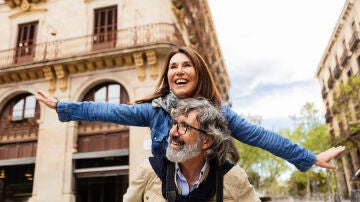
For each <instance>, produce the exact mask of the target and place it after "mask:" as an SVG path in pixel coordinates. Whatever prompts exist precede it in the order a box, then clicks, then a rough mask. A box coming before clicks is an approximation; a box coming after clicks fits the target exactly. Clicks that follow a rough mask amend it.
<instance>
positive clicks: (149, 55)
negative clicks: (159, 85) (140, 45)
mask: <svg viewBox="0 0 360 202" xmlns="http://www.w3.org/2000/svg"><path fill="white" fill-rule="evenodd" d="M145 54H146V59H147V62H148V64H149V65H150V77H151V78H152V79H156V78H157V77H158V72H159V71H158V69H159V68H158V65H157V58H156V52H155V51H154V50H150V51H146V52H145Z"/></svg>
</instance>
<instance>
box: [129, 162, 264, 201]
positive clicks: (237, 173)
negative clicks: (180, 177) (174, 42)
mask: <svg viewBox="0 0 360 202" xmlns="http://www.w3.org/2000/svg"><path fill="white" fill-rule="evenodd" d="M223 195H224V201H228V202H230V201H244V202H254V201H256V202H260V199H259V197H258V196H257V195H256V193H255V190H254V187H253V186H252V185H251V184H250V182H249V181H248V178H247V175H246V173H245V171H244V170H243V169H242V168H241V167H240V166H239V165H236V166H234V167H232V168H231V169H230V170H229V171H228V172H227V173H226V174H225V175H224V191H223ZM123 201H124V202H141V201H145V202H151V201H154V202H163V201H164V202H166V199H165V198H164V197H163V196H162V193H161V180H160V178H158V176H157V175H156V173H155V171H154V170H153V168H152V167H151V165H150V162H149V161H146V162H145V163H144V164H142V165H141V166H140V167H139V170H138V171H137V172H136V173H135V176H134V178H133V180H132V181H131V182H130V185H129V188H128V189H127V192H126V193H125V195H124V197H123ZM210 201H216V196H214V197H213V198H212V199H211V200H210Z"/></svg>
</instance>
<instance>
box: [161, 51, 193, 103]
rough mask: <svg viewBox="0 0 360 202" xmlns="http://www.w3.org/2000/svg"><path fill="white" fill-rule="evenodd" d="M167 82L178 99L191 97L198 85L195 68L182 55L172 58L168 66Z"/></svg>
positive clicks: (177, 54)
mask: <svg viewBox="0 0 360 202" xmlns="http://www.w3.org/2000/svg"><path fill="white" fill-rule="evenodd" d="M167 76H168V82H169V85H170V89H171V90H172V92H173V93H174V94H175V95H176V96H178V97H179V98H188V97H190V96H192V94H193V93H194V91H195V88H196V85H197V84H198V78H197V77H196V73H195V68H194V66H193V64H192V63H191V61H190V59H189V58H188V57H187V56H186V55H185V54H183V53H176V54H175V55H173V56H172V58H171V59H170V62H169V66H168V72H167Z"/></svg>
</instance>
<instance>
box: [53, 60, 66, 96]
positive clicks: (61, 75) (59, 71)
mask: <svg viewBox="0 0 360 202" xmlns="http://www.w3.org/2000/svg"><path fill="white" fill-rule="evenodd" d="M54 69H55V73H56V77H57V78H58V79H59V81H60V86H59V88H60V90H61V91H63V92H64V91H65V90H66V88H67V81H68V73H67V71H66V68H65V67H64V66H63V65H55V66H54Z"/></svg>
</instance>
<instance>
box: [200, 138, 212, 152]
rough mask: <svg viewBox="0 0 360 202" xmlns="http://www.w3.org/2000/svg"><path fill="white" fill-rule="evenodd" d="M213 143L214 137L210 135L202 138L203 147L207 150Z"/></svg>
mask: <svg viewBox="0 0 360 202" xmlns="http://www.w3.org/2000/svg"><path fill="white" fill-rule="evenodd" d="M212 144H213V139H212V138H210V137H204V138H203V140H202V149H203V150H207V149H208V148H209V147H211V145H212Z"/></svg>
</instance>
